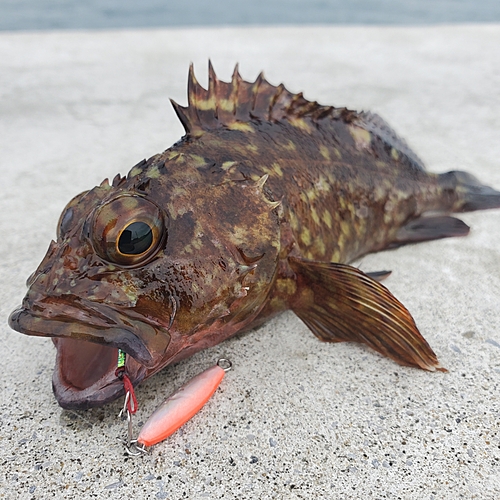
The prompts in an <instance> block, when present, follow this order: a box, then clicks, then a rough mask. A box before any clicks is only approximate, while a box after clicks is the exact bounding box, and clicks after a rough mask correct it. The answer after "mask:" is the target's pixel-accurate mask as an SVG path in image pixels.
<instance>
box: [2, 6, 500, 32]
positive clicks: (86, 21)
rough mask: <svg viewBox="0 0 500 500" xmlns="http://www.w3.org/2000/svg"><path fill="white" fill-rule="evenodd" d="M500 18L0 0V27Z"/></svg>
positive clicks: (399, 9) (493, 18)
mask: <svg viewBox="0 0 500 500" xmlns="http://www.w3.org/2000/svg"><path fill="white" fill-rule="evenodd" d="M463 22H500V0H377V1H376V0H184V1H182V0H170V1H169V0H0V30H53V29H110V28H111V29H113V28H142V27H160V26H227V25H269V24H281V25H284V24H285V25H286V24H389V25H395V24H409V25H415V24H436V23H463Z"/></svg>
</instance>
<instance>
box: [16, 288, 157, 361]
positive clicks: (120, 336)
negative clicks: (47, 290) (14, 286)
mask: <svg viewBox="0 0 500 500" xmlns="http://www.w3.org/2000/svg"><path fill="white" fill-rule="evenodd" d="M27 299H28V297H27V298H26V299H25V301H24V302H23V305H22V306H21V307H19V308H17V309H16V310H14V311H13V312H12V313H11V315H10V316H9V326H10V327H11V328H12V329H13V330H16V331H18V332H20V333H23V334H25V335H33V336H39V337H61V338H66V337H67V338H78V339H81V340H86V341H89V342H94V343H98V344H105V345H108V346H111V347H116V348H117V349H121V350H123V351H125V352H126V353H127V354H129V355H131V356H132V357H133V358H135V359H136V360H137V361H138V362H139V363H141V364H142V365H144V366H146V367H148V368H152V367H154V366H155V359H154V356H153V355H152V354H151V353H150V351H149V349H148V348H147V346H146V344H145V343H144V342H143V340H142V339H141V338H140V337H139V335H138V333H140V326H141V325H144V326H147V327H148V328H153V329H155V330H156V327H155V326H154V325H151V324H150V323H148V322H146V321H144V320H142V319H141V320H137V319H132V318H130V320H129V318H128V316H126V315H125V314H122V313H117V312H116V311H115V310H113V309H111V308H110V307H108V306H105V305H103V304H92V306H91V307H89V305H88V304H85V303H83V302H82V301H80V302H79V303H78V306H77V307H76V306H74V305H72V304H70V303H68V302H66V301H63V300H59V299H58V300H57V301H56V300H51V301H50V302H42V301H36V300H33V301H30V300H27ZM47 304H50V312H49V313H48V312H47ZM82 313H83V316H85V318H82V317H81V316H82ZM79 316H80V317H79ZM127 323H128V324H127ZM137 324H139V328H138V327H137ZM133 326H135V328H134V327H133Z"/></svg>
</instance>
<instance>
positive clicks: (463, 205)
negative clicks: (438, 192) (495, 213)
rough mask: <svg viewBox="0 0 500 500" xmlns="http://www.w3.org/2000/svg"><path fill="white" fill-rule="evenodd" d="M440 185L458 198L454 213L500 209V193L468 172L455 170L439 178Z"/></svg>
mask: <svg viewBox="0 0 500 500" xmlns="http://www.w3.org/2000/svg"><path fill="white" fill-rule="evenodd" d="M439 184H440V185H441V187H442V188H443V189H444V190H445V191H448V190H450V191H452V192H453V193H454V194H455V196H456V202H455V204H454V205H453V212H473V211H474V210H487V209H489V208H500V191H497V190H495V189H493V188H491V187H489V186H485V185H484V184H481V182H480V181H479V180H477V179H476V178H475V177H474V176H473V175H471V174H469V173H468V172H461V171H459V170H453V171H451V172H446V173H445V174H441V175H440V176H439Z"/></svg>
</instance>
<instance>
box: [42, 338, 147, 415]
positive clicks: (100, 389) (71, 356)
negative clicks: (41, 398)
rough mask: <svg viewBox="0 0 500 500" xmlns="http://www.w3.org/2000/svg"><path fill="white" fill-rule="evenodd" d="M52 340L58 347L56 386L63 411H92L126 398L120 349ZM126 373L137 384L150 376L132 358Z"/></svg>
mask: <svg viewBox="0 0 500 500" xmlns="http://www.w3.org/2000/svg"><path fill="white" fill-rule="evenodd" d="M52 340H53V342H54V344H55V346H56V348H57V356H56V366H55V368H54V374H53V376H52V387H53V390H54V395H55V397H56V399H57V401H58V403H59V404H60V405H61V406H62V407H63V408H68V409H87V408H92V407H94V406H101V405H103V404H106V403H108V402H110V401H113V400H114V399H116V398H118V397H120V396H122V395H123V393H124V390H123V382H122V381H121V380H119V379H118V377H117V376H116V374H115V372H116V367H117V361H118V349H117V348H115V347H109V346H106V345H100V344H95V343H92V342H87V341H84V340H76V339H71V338H53V339H52ZM125 370H126V373H127V375H128V377H129V378H130V380H131V381H132V383H133V384H134V385H137V384H139V382H141V381H142V380H143V379H144V378H145V377H146V375H147V369H146V367H145V366H144V365H141V364H140V363H138V362H137V361H136V360H135V359H134V358H133V357H132V356H127V357H126V362H125Z"/></svg>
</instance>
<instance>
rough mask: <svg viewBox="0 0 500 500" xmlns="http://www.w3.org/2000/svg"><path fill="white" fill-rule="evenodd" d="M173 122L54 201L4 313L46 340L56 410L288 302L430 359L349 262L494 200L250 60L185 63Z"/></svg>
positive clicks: (316, 322)
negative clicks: (172, 128) (171, 136)
mask: <svg viewBox="0 0 500 500" xmlns="http://www.w3.org/2000/svg"><path fill="white" fill-rule="evenodd" d="M188 101H189V104H188V106H187V107H182V106H179V105H178V104H176V103H174V102H173V106H174V109H175V111H176V113H177V115H178V116H179V118H180V120H181V122H182V123H183V126H184V128H185V130H186V135H185V136H184V137H183V138H182V139H181V140H180V141H179V142H177V143H176V144H174V145H173V146H172V147H171V148H169V149H167V150H166V151H165V152H164V153H162V154H158V155H155V156H153V157H151V158H149V159H148V160H147V161H146V160H144V161H142V162H140V163H139V164H137V165H136V166H134V167H133V168H132V169H131V171H130V172H129V174H128V175H127V176H126V177H121V176H120V175H117V176H116V177H115V179H114V180H113V182H112V183H111V184H109V182H108V181H107V180H106V181H104V182H103V183H102V184H101V185H100V186H97V187H95V188H93V189H91V190H89V191H86V192H84V193H82V194H80V195H78V196H76V197H75V198H74V199H73V200H71V201H70V202H69V204H68V205H67V206H66V208H65V210H64V211H63V213H62V215H61V217H60V219H59V222H58V237H57V241H55V242H52V243H51V245H50V247H49V250H48V252H47V255H46V256H45V258H44V259H43V261H42V262H41V264H40V265H39V267H38V269H37V270H36V271H35V273H33V275H32V276H31V277H30V278H29V279H28V283H27V284H28V293H27V295H26V297H25V298H24V301H23V303H22V306H21V307H20V308H19V309H17V310H16V311H14V312H13V313H12V314H11V316H10V318H9V322H10V325H11V327H12V328H14V329H15V330H17V331H20V332H22V333H25V334H28V335H41V336H50V337H53V340H54V343H55V345H56V348H57V357H56V367H55V370H54V375H53V387H54V392H55V395H56V398H57V400H58V402H59V403H60V404H61V406H63V407H65V408H88V407H92V406H98V405H101V404H104V403H106V402H108V401H111V400H113V399H115V398H117V397H118V396H120V395H122V394H123V385H122V384H121V382H120V380H119V379H118V378H117V377H116V375H115V369H116V363H117V356H118V349H122V350H123V351H124V352H126V353H127V354H128V356H127V361H126V370H127V373H128V376H129V377H130V379H131V380H132V381H133V383H134V385H137V384H138V383H140V382H141V381H142V380H144V379H145V378H147V377H149V376H151V375H153V374H154V373H156V372H157V371H158V370H160V369H161V368H163V367H164V366H166V365H168V364H170V363H172V362H175V361H178V360H180V359H182V358H185V357H187V356H189V355H191V354H193V353H194V352H196V351H199V350H200V349H203V348H206V347H210V346H213V345H215V344H217V343H219V342H221V341H223V340H225V339H227V338H229V337H231V336H233V335H234V334H235V333H237V332H239V331H242V330H245V329H249V328H253V327H255V326H258V325H260V324H262V323H263V322H264V321H266V320H267V319H268V318H270V317H272V316H273V315H275V314H277V313H279V312H281V311H283V310H286V309H292V310H293V311H294V312H295V313H296V314H297V315H298V316H299V317H300V318H301V319H302V320H303V321H304V322H305V323H306V324H307V325H308V327H309V328H310V329H311V330H312V331H313V333H314V334H315V335H316V336H318V337H319V338H320V339H321V340H325V341H332V342H338V341H358V342H363V343H365V344H367V345H369V346H371V347H372V348H374V349H375V350H377V351H379V352H380V353H382V354H384V355H387V356H389V357H391V358H392V359H394V360H395V361H397V362H398V363H400V364H403V365H409V366H416V367H420V368H424V369H428V370H434V369H442V368H441V366H440V365H439V363H438V361H437V358H436V356H435V354H434V353H433V351H432V349H431V348H430V347H429V345H428V344H427V342H426V341H425V340H424V339H423V337H422V336H421V335H420V333H419V332H418V329H417V327H416V325H415V323H414V321H413V319H412V317H411V315H410V313H409V312H408V311H407V310H406V309H405V308H404V306H403V305H402V304H401V303H400V302H399V301H398V300H397V299H396V298H395V297H393V296H392V295H391V294H390V292H389V291H388V290H387V289H386V288H385V287H383V285H381V284H380V283H378V282H377V276H376V275H375V274H374V275H367V274H364V273H362V272H361V271H359V270H358V269H356V268H355V267H352V266H350V265H349V263H350V262H352V261H353V260H355V259H356V258H358V257H360V256H362V255H364V254H366V253H369V252H374V251H378V250H383V249H386V248H394V247H397V246H400V245H404V244H406V243H412V242H418V241H425V240H432V239H437V238H443V237H448V236H461V235H466V234H467V233H468V230H469V228H468V227H467V226H466V225H465V224H464V223H463V222H462V221H460V220H459V219H456V218H454V217H451V216H450V215H449V214H450V213H453V212H462V211H469V210H478V209H485V208H497V207H500V193H499V192H498V191H495V190H494V189H492V188H489V187H487V186H483V185H481V184H480V183H479V182H478V181H477V180H476V179H475V178H474V177H472V176H471V175H469V174H467V173H464V172H448V173H446V174H441V175H437V174H432V173H428V172H426V171H425V169H424V167H423V164H422V162H421V161H420V160H419V159H418V157H417V156H416V155H415V154H414V153H413V152H412V151H411V150H410V148H409V147H408V146H407V144H406V143H405V142H404V141H403V140H401V139H399V138H398V137H397V135H396V134H395V133H394V131H393V130H392V129H391V128H390V127H389V126H388V125H387V124H386V123H385V122H384V121H383V120H382V119H381V118H380V117H378V116H377V115H373V114H371V113H364V112H363V113H357V112H354V111H350V110H348V109H345V108H334V107H330V106H328V107H326V106H321V105H319V104H318V103H316V102H310V101H307V100H306V99H304V97H303V96H302V95H301V94H297V95H294V94H291V93H290V92H288V91H287V90H286V89H285V88H284V87H283V86H282V85H280V86H278V87H275V86H273V85H271V84H269V83H268V82H267V81H266V80H265V79H264V78H263V77H262V75H260V76H259V77H258V78H257V79H256V81H255V82H253V83H249V82H246V81H244V80H243V79H242V78H241V77H240V75H239V73H238V70H237V68H236V69H235V72H234V74H233V77H232V80H231V82H229V83H225V82H222V81H220V80H219V79H218V78H217V77H216V75H215V73H214V71H213V68H212V67H211V65H210V67H209V85H208V89H206V90H205V89H204V88H203V87H201V86H200V85H199V83H198V82H197V81H196V78H195V76H194V73H193V70H192V68H191V70H190V74H189V79H188Z"/></svg>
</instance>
